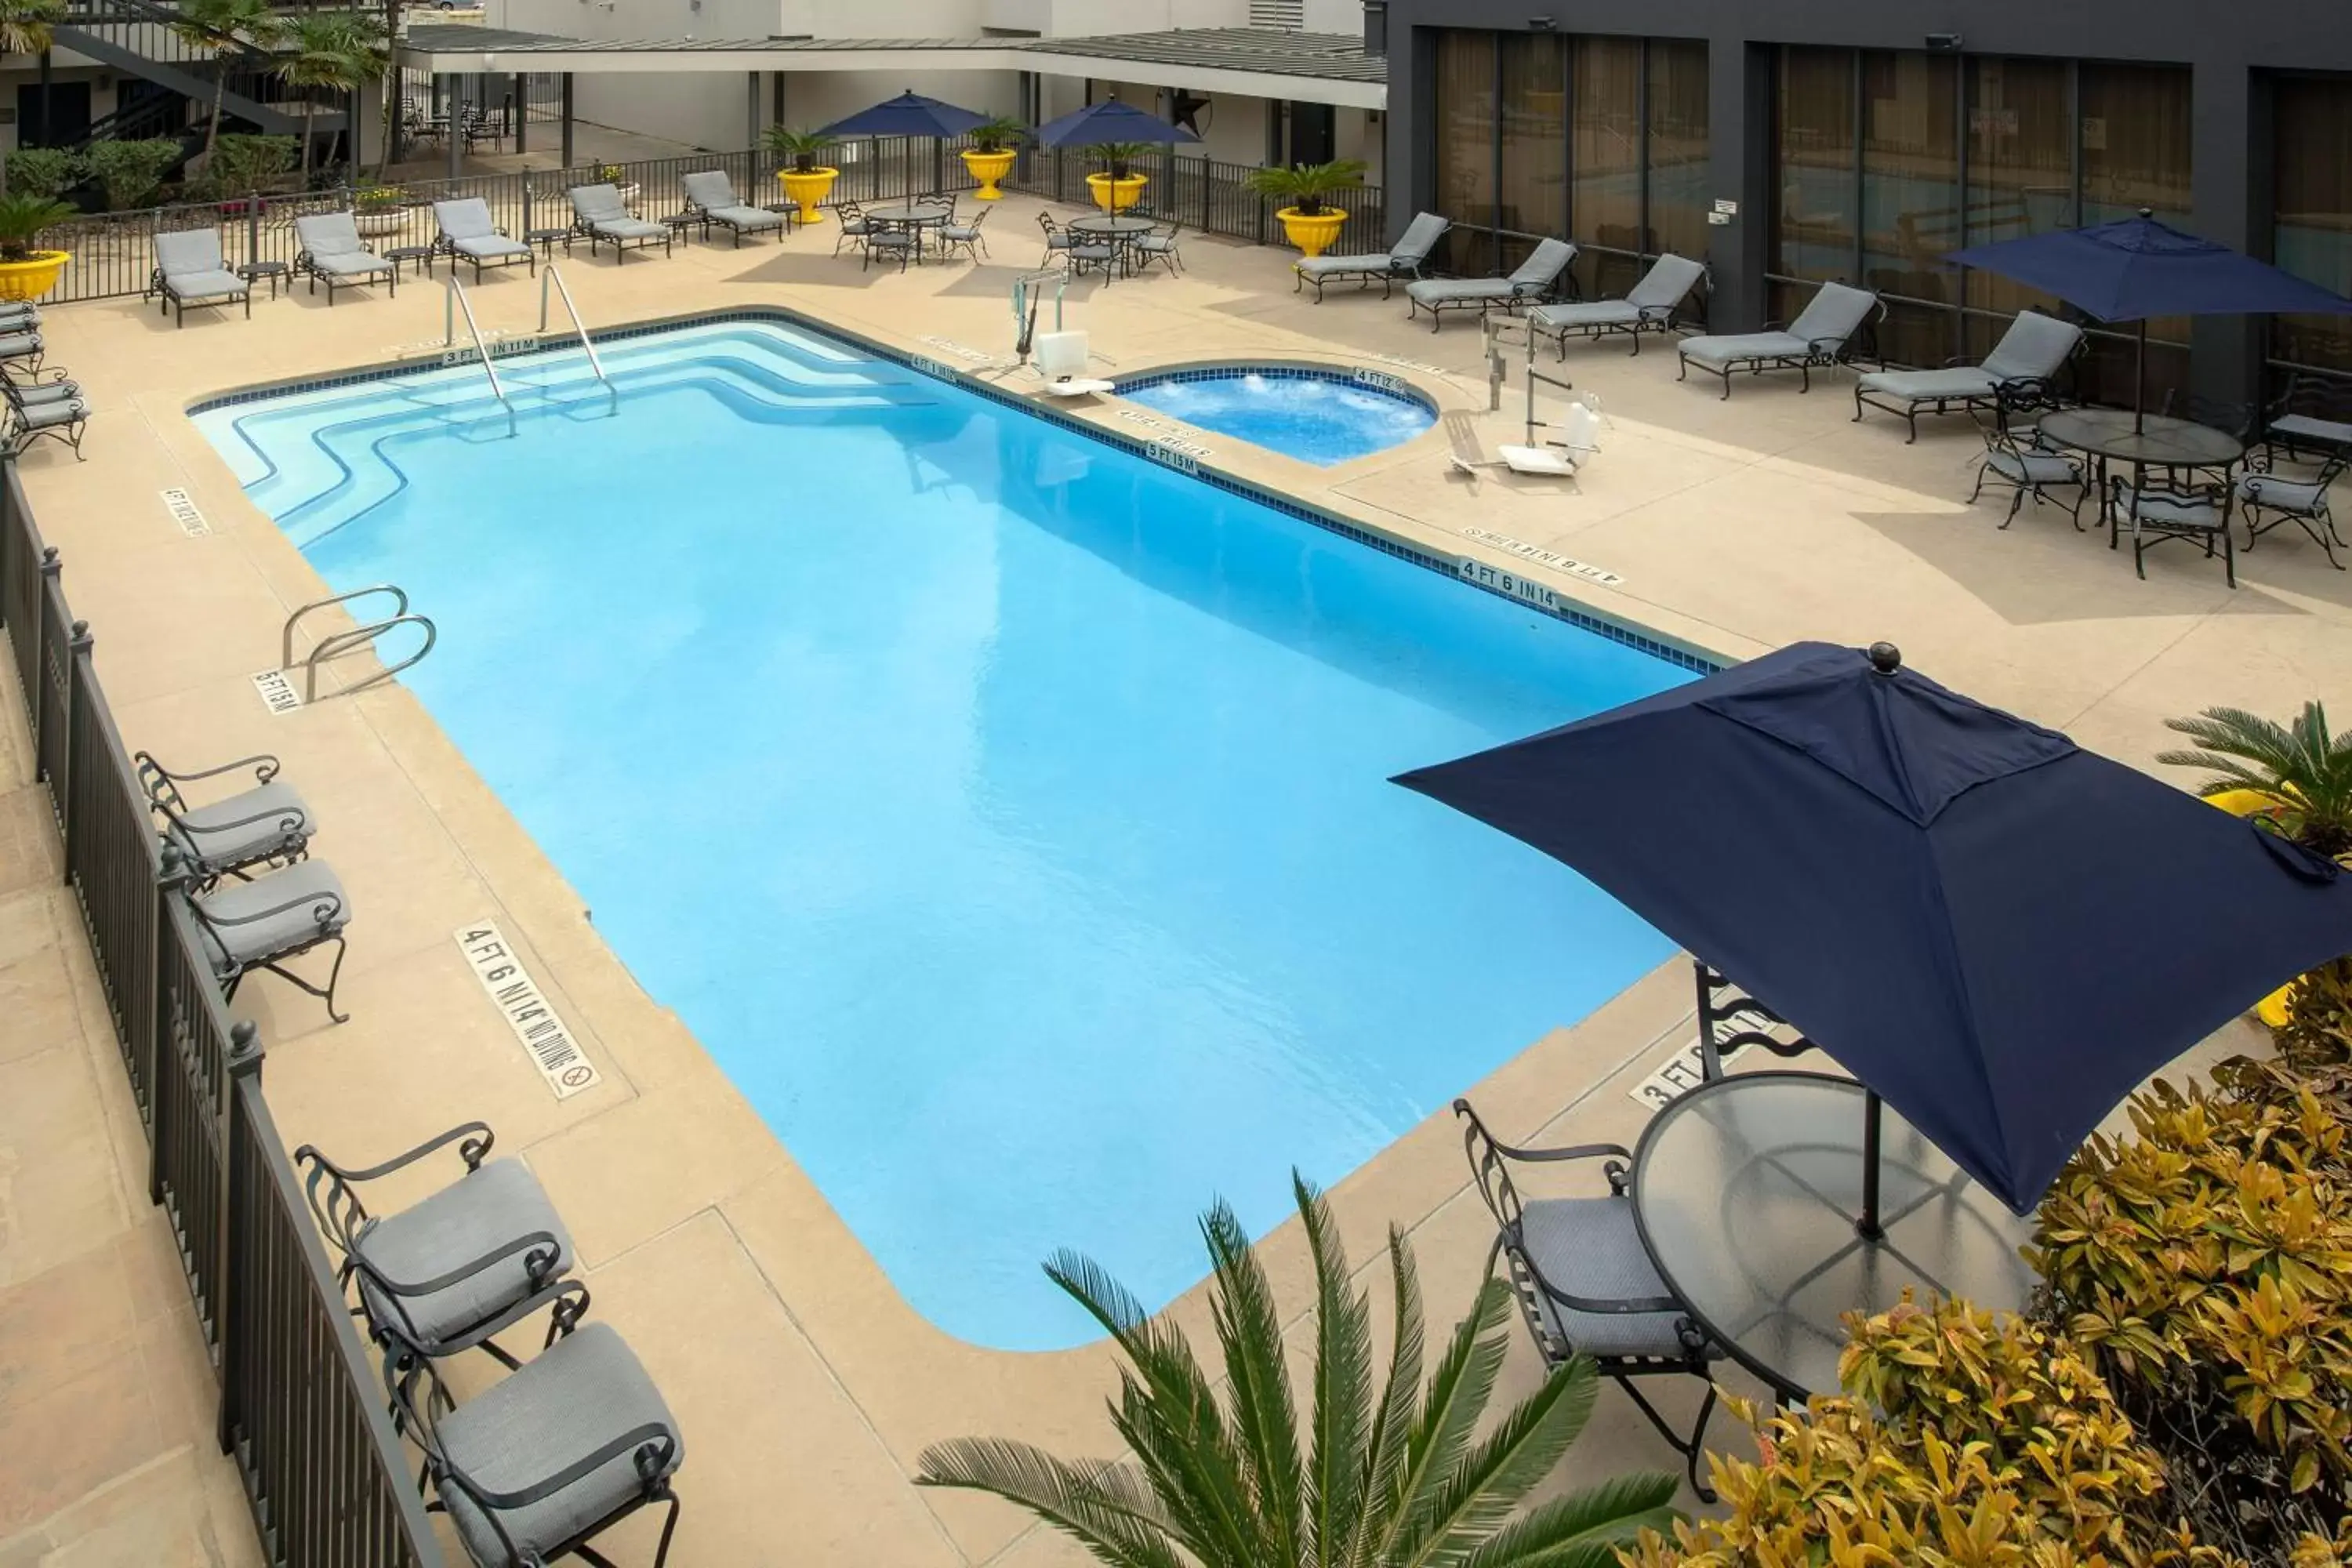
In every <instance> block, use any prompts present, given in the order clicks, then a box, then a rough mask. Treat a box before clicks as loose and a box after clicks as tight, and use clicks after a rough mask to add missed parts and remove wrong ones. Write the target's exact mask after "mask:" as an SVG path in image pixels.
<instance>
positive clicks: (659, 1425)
mask: <svg viewBox="0 0 2352 1568" xmlns="http://www.w3.org/2000/svg"><path fill="white" fill-rule="evenodd" d="M383 1372H384V1383H385V1384H386V1386H387V1387H388V1388H389V1389H390V1391H391V1394H392V1399H393V1407H394V1419H395V1421H396V1422H397V1423H398V1424H399V1425H400V1426H402V1427H403V1428H404V1430H405V1431H407V1432H408V1433H409V1434H410V1435H411V1436H414V1437H415V1439H416V1442H417V1446H418V1447H421V1448H423V1449H424V1451H425V1476H426V1477H427V1479H430V1480H431V1481H432V1483H433V1491H434V1500H433V1501H432V1502H431V1503H430V1504H428V1505H427V1506H428V1507H430V1508H433V1509H436V1510H440V1511H442V1512H445V1513H446V1514H447V1515H448V1516H449V1522H450V1523H451V1524H452V1525H453V1526H455V1527H456V1530H457V1539H458V1541H459V1542H461V1543H462V1544H463V1545H464V1547H465V1549H466V1554H467V1556H468V1557H470V1558H472V1559H473V1561H474V1562H475V1563H478V1564H481V1565H482V1568H542V1565H543V1564H546V1563H552V1562H554V1561H555V1560H557V1559H558V1558H562V1557H565V1556H570V1555H574V1554H576V1555H578V1556H579V1557H581V1558H582V1559H583V1560H584V1561H586V1562H589V1563H594V1564H597V1565H598V1568H612V1564H611V1563H610V1562H609V1560H607V1559H606V1558H605V1557H604V1555H603V1554H602V1553H600V1552H596V1551H595V1550H594V1549H593V1548H592V1547H591V1546H590V1545H589V1544H588V1543H589V1542H591V1541H593V1540H594V1539H595V1538H596V1537H597V1536H599V1535H601V1534H603V1533H604V1531H606V1530H607V1529H609V1528H611V1527H612V1526H613V1525H614V1524H617V1523H618V1522H620V1521H622V1520H624V1519H626V1518H627V1517H629V1516H630V1515H631V1514H633V1513H635V1512H636V1511H637V1510H639V1509H641V1508H644V1507H646V1506H647V1505H648V1504H652V1503H667V1505H668V1513H667V1517H666V1518H665V1519H664V1520H663V1521H662V1530H661V1544H660V1546H659V1547H658V1548H656V1551H655V1553H654V1568H662V1565H663V1564H664V1563H666V1562H667V1560H668V1558H669V1543H670V1537H671V1536H672V1535H673V1534H674V1533H675V1532H676V1531H677V1509H678V1499H677V1492H676V1491H675V1490H674V1489H672V1488H671V1485H670V1479H671V1478H672V1477H673V1476H675V1475H676V1474H677V1468H678V1465H679V1463H680V1462H681V1461H682V1460H683V1459H684V1458H685V1452H686V1450H685V1443H684V1440H683V1438H681V1437H680V1436H679V1434H678V1429H677V1421H676V1420H675V1419H673V1418H672V1417H671V1415H670V1413H669V1406H668V1405H667V1404H665V1403H664V1402H663V1400H662V1396H661V1391H660V1390H659V1389H657V1388H656V1387H655V1386H654V1381H653V1379H652V1378H650V1377H648V1376H647V1375H646V1369H645V1367H644V1365H643V1364H642V1363H639V1362H638V1360H637V1358H636V1356H635V1353H634V1352H632V1351H631V1350H630V1349H629V1347H628V1344H627V1342H625V1341H624V1340H623V1339H622V1338H621V1336H620V1335H619V1334H618V1333H616V1332H615V1331H614V1329H613V1327H612V1325H611V1324H609V1323H590V1324H588V1325H587V1326H586V1327H584V1328H582V1329H580V1330H577V1331H574V1332H572V1333H569V1334H566V1335H564V1336H563V1337H562V1339H561V1340H558V1341H557V1342H555V1343H553V1344H551V1345H550V1346H549V1347H548V1348H547V1349H546V1350H545V1351H543V1352H541V1353H540V1354H539V1355H537V1356H534V1357H533V1358H532V1359H531V1360H530V1363H528V1364H527V1365H525V1366H523V1367H521V1368H520V1369H519V1370H517V1371H515V1372H513V1373H509V1375H507V1376H506V1377H504V1378H502V1379H500V1380H499V1382H497V1383H496V1384H492V1385H491V1386H490V1387H488V1388H487V1389H485V1390H484V1391H483V1392H481V1393H480V1394H476V1395H475V1396H474V1397H473V1398H471V1399H468V1400H467V1401H466V1402H465V1403H464V1404H462V1405H461V1404H458V1403H457V1402H456V1401H455V1400H453V1399H452V1398H451V1397H450V1394H449V1392H448V1389H447V1386H446V1384H444V1383H443V1382H442V1381H441V1375H440V1372H439V1369H438V1367H437V1366H436V1364H435V1363H434V1360H433V1358H432V1357H430V1356H428V1355H425V1354H423V1353H422V1352H417V1351H415V1349H414V1348H413V1347H406V1346H401V1345H397V1344H395V1345H394V1347H392V1349H391V1351H390V1352H388V1353H387V1354H386V1355H385V1357H384V1362H383Z"/></svg>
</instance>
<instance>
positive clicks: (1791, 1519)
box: [1620, 1302, 2229, 1568]
mask: <svg viewBox="0 0 2352 1568" xmlns="http://www.w3.org/2000/svg"><path fill="white" fill-rule="evenodd" d="M1849 1327H1850V1329H1851V1331H1852V1333H1853V1338H1852V1340H1851V1342H1849V1343H1848V1345H1847V1347H1846V1351H1845V1355H1844V1358H1843V1362H1842V1363H1841V1364H1840V1368H1839V1371H1840V1374H1841V1376H1842V1377H1843V1380H1844V1382H1845V1384H1846V1386H1847V1388H1848V1389H1849V1390H1851V1391H1852V1393H1853V1395H1854V1396H1853V1397H1849V1398H1836V1399H1817V1400H1815V1401H1813V1403H1812V1405H1811V1408H1810V1409H1809V1410H1804V1411H1798V1412H1795V1413H1792V1414H1789V1415H1781V1416H1779V1417H1776V1418H1775V1419H1773V1420H1771V1421H1770V1422H1769V1423H1766V1424H1765V1425H1763V1426H1761V1427H1760V1428H1759V1447H1760V1449H1761V1462H1760V1463H1757V1464H1748V1463H1746V1462H1744V1461H1741V1460H1738V1459H1727V1458H1716V1459H1715V1460H1714V1461H1713V1464H1714V1474H1715V1483H1716V1487H1717V1490H1718V1491H1719V1492H1720V1493H1721V1495H1722V1498H1723V1500H1724V1501H1725V1503H1727V1505H1728V1507H1729V1510H1730V1511H1729V1515H1728V1517H1727V1518H1724V1519H1721V1520H1702V1521H1698V1522H1696V1523H1685V1524H1682V1525H1679V1526H1677V1527H1676V1530H1675V1541H1674V1542H1666V1541H1664V1540H1663V1539H1661V1538H1659V1537H1658V1536H1656V1535H1648V1536H1645V1537H1644V1538H1643V1542H1642V1544H1641V1546H1640V1548H1639V1549H1638V1550H1636V1551H1634V1552H1623V1553H1621V1554H1620V1555H1621V1557H1622V1559H1623V1561H1624V1562H1625V1563H1628V1564H1629V1565H1634V1568H2158V1565H2178V1568H2226V1565H2227V1564H2228V1563H2229V1559H2227V1558H2226V1557H2224V1556H2223V1555H2222V1554H2221V1553H2220V1552H2215V1551H2212V1550H2210V1549H2208V1548H2203V1547H2192V1546H2189V1545H2188V1544H2187V1543H2186V1542H2184V1541H2183V1540H2182V1539H2181V1538H2180V1537H2179V1535H2177V1534H2176V1533H2175V1532H2174V1531H2172V1529H2171V1528H2170V1527H2169V1526H2168V1525H2167V1524H2166V1523H2165V1522H2164V1514H2163V1511H2162V1510H2161V1509H2160V1507H2159V1506H2158V1499H2159V1496H2160V1494H2161V1493H2162V1492H2163V1489H2164V1479H2163V1469H2162V1466H2161V1464H2160V1462H2159V1461H2158V1458H2157V1456H2156V1455H2155V1454H2154V1453H2153V1452H2152V1451H2150V1450H2149V1449H2148V1448H2147V1447H2145V1446H2144V1445H2143V1444H2142V1443H2141V1442H2140V1441H2139V1439H2138V1436H2137V1434H2136V1433H2135V1432H2134V1431H2133V1429H2132V1425H2131V1423H2130V1421H2129V1420H2127V1419H2126V1417H2125V1416H2124V1415H2123V1413H2122V1412H2121V1411H2120V1410H2118V1409H2117V1408H2116V1405H2115V1402H2114V1400H2113V1399H2111V1398H2110V1397H2109V1396H2108V1393H2107V1389H2106V1386H2105V1384H2104V1383H2102V1382H2101V1381H2100V1379H2099V1377H2098V1374H2097V1373H2095V1372H2093V1371H2092V1370H2091V1368H2090V1366H2089V1365H2088V1364H2087V1363H2085V1362H2084V1360H2083V1358H2082V1357H2081V1356H2080V1355H2079V1354H2078V1353H2077V1352H2075V1351H2074V1349H2073V1348H2072V1347H2071V1346H2069V1345H2067V1344H2066V1343H2065V1342H2063V1340H2058V1339H2053V1337H2052V1336H2051V1335H2049V1334H2048V1333H2046V1332H2045V1331H2042V1329H2041V1328H2040V1327H2039V1326H2037V1325H2036V1324H2034V1323H2033V1322H2032V1321H2029V1320H2026V1319H2022V1318H2017V1317H2012V1316H2007V1315H2003V1316H2000V1317H1998V1318H1997V1317H1995V1316H1994V1315H1993V1314H1991V1313H1990V1312H1984V1311H1979V1310H1976V1309H1974V1308H1972V1307H1969V1305H1967V1304H1966V1303H1964V1302H1962V1303H1939V1304H1938V1305H1937V1306H1936V1307H1935V1308H1934V1309H1932V1310H1930V1309H1927V1308H1923V1307H1918V1306H1915V1305H1911V1304H1909V1303H1907V1302H1906V1304H1905V1305H1904V1306H1902V1307H1899V1308H1897V1309H1895V1310H1894V1311H1891V1312H1887V1313H1884V1314H1881V1315H1880V1316H1877V1317H1874V1318H1871V1319H1868V1320H1866V1321H1864V1320H1854V1321H1852V1322H1850V1324H1849ZM1873 1410H1875V1411H1877V1412H1878V1414H1876V1415H1874V1414H1873V1413H1872V1412H1873ZM1742 1414H1743V1415H1747V1414H1748V1413H1747V1412H1746V1411H1745V1410H1744V1409H1743V1410H1742ZM1750 1419H1752V1417H1750Z"/></svg>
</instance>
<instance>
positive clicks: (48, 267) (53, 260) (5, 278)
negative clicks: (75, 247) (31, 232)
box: [0, 250, 73, 300]
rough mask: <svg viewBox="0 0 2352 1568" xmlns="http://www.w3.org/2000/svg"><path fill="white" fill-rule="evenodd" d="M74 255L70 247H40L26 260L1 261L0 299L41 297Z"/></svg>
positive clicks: (32, 298)
mask: <svg viewBox="0 0 2352 1568" xmlns="http://www.w3.org/2000/svg"><path fill="white" fill-rule="evenodd" d="M72 259H73V257H72V254H71V253H70V252H68V251H63V250H37V251H35V252H33V254H32V255H31V257H29V258H26V260H23V261H0V300H37V299H39V298H40V297H41V296H42V295H44V294H46V293H47V292H48V291H49V289H51V288H52V287H54V286H55V285H56V283H57V280H58V273H60V272H63V271H64V270H65V269H66V263H67V262H68V261H70V260H72Z"/></svg>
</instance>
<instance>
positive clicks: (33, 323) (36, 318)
mask: <svg viewBox="0 0 2352 1568" xmlns="http://www.w3.org/2000/svg"><path fill="white" fill-rule="evenodd" d="M40 327H41V308H40V307H39V306H38V305H36V304H34V303H33V302H32V301H31V300H0V332H6V333H16V332H34V331H40Z"/></svg>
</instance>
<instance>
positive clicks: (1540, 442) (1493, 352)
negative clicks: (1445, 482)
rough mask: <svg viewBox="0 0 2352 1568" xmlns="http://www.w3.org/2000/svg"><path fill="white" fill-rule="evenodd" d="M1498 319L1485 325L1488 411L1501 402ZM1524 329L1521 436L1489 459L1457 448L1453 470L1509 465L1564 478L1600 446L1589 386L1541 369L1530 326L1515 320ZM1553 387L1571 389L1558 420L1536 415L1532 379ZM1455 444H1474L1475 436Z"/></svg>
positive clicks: (1597, 411) (1595, 400) (1596, 406)
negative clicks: (1551, 433)
mask: <svg viewBox="0 0 2352 1568" xmlns="http://www.w3.org/2000/svg"><path fill="white" fill-rule="evenodd" d="M1500 325H1501V323H1498V322H1496V321H1491V320H1490V321H1488V323H1487V327H1486V407H1487V410H1488V412H1490V413H1491V412H1493V411H1494V410H1496V409H1498V408H1500V407H1501V406H1502V405H1503V376H1504V371H1503V346H1504V345H1503V336H1502V332H1501V331H1499V330H1498V328H1499V327H1500ZM1520 328H1521V330H1522V331H1526V332H1527V333H1528V354H1529V359H1528V365H1527V377H1528V381H1527V387H1528V413H1527V426H1526V430H1527V434H1526V439H1525V440H1524V442H1521V443H1514V444H1507V445H1504V446H1500V447H1496V449H1495V453H1496V455H1495V458H1493V459H1492V460H1488V459H1484V458H1478V457H1477V456H1475V450H1462V451H1456V452H1455V453H1454V471H1455V472H1457V473H1463V474H1468V475H1470V476H1472V477H1473V478H1475V477H1476V476H1477V474H1478V472H1479V470H1481V469H1483V468H1508V469H1509V470H1510V471H1511V472H1512V473H1515V474H1521V475H1525V476H1528V477H1529V478H1535V479H1574V478H1575V477H1576V471H1577V470H1578V469H1579V468H1582V467H1583V466H1584V465H1585V464H1586V463H1587V462H1589V461H1591V458H1592V456H1593V454H1594V453H1596V452H1598V451H1600V450H1601V402H1600V399H1599V397H1598V396H1597V395H1594V394H1592V393H1589V392H1578V391H1577V390H1576V384H1575V383H1574V382H1571V381H1567V380H1563V379H1562V378H1560V377H1559V376H1551V375H1546V374H1544V373H1543V372H1541V371H1539V370H1538V369H1537V368H1536V367H1535V363H1534V359H1533V354H1534V352H1535V337H1534V331H1533V329H1532V328H1531V327H1530V326H1528V324H1527V323H1524V322H1523V323H1520ZM1538 382H1540V383H1541V384H1544V385H1546V386H1549V387H1553V388H1556V389H1557V390H1559V391H1560V392H1564V393H1568V394H1570V398H1569V401H1568V411H1567V413H1566V414H1565V415H1564V416H1562V417H1561V418H1559V420H1556V421H1555V420H1549V419H1541V418H1538V417H1537V415H1536V384H1538ZM1540 430H1557V431H1559V437H1558V438H1553V437H1539V436H1538V434H1537V432H1538V431H1540ZM1459 445H1462V446H1465V447H1473V448H1475V440H1470V441H1465V442H1462V443H1459Z"/></svg>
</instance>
